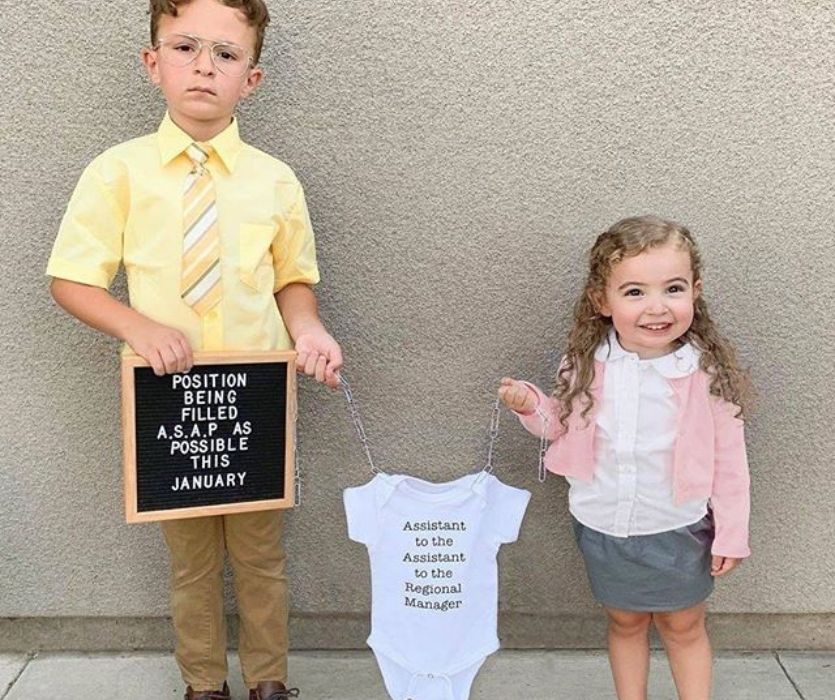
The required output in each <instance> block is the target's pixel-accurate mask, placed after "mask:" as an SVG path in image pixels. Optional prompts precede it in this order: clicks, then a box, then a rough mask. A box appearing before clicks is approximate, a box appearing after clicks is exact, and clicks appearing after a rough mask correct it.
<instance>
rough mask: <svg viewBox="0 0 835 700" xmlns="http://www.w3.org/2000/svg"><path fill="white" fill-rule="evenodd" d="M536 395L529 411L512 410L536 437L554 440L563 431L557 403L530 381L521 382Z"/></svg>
mask: <svg viewBox="0 0 835 700" xmlns="http://www.w3.org/2000/svg"><path fill="white" fill-rule="evenodd" d="M523 383H524V385H525V386H526V387H527V388H528V391H530V392H532V393H533V394H534V396H535V397H536V408H535V409H534V410H533V412H531V413H519V412H518V411H513V412H514V413H515V414H516V415H517V416H518V417H519V420H520V421H521V423H522V425H523V426H524V427H525V429H526V430H527V431H528V432H529V433H532V434H534V435H536V436H537V437H542V436H543V433H544V436H545V437H546V438H547V439H548V440H556V439H557V438H558V437H559V436H560V435H562V434H563V433H564V432H565V429H564V428H563V426H562V424H561V423H560V412H559V404H558V403H557V400H556V399H555V398H554V397H553V396H546V395H545V392H543V391H542V389H540V388H539V387H538V386H536V385H534V384H531V383H530V382H523Z"/></svg>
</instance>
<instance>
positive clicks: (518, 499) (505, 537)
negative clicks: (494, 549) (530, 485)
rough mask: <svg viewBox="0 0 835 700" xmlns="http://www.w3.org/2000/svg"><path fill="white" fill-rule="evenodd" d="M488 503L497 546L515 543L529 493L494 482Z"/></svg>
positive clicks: (529, 497)
mask: <svg viewBox="0 0 835 700" xmlns="http://www.w3.org/2000/svg"><path fill="white" fill-rule="evenodd" d="M493 485H494V486H495V488H493V489H491V494H490V498H489V499H488V502H489V503H490V508H491V522H492V526H493V531H494V533H495V537H496V540H497V541H498V542H499V544H507V543H510V542H515V541H516V540H517V539H518V538H519V529H520V528H521V527H522V520H523V519H524V517H525V511H526V510H527V508H528V502H529V501H530V499H531V492H530V491H526V490H525V489H517V488H515V487H513V486H508V485H507V484H503V483H501V482H500V481H498V480H496V481H495V482H494V484H493Z"/></svg>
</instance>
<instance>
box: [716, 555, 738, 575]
mask: <svg viewBox="0 0 835 700" xmlns="http://www.w3.org/2000/svg"><path fill="white" fill-rule="evenodd" d="M741 561H742V559H734V558H733V557H717V556H716V555H715V554H714V555H713V561H712V563H711V565H710V575H711V576H724V575H725V574H727V573H728V572H729V571H733V570H734V569H735V568H736V567H737V566H739V563H740V562H741Z"/></svg>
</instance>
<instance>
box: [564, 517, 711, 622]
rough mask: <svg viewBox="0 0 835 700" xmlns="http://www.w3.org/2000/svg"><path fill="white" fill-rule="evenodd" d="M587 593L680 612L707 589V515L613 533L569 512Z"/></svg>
mask: <svg viewBox="0 0 835 700" xmlns="http://www.w3.org/2000/svg"><path fill="white" fill-rule="evenodd" d="M571 521H572V524H573V526H574V537H575V538H576V540H577V546H578V547H579V548H580V553H581V554H582V555H583V559H584V560H585V563H586V573H587V574H588V577H589V583H590V584H591V590H592V594H593V595H594V597H595V599H596V600H597V601H598V602H599V603H602V604H603V605H606V606H609V607H612V608H619V609H621V610H633V611H641V612H665V611H669V610H682V609H684V608H689V607H691V606H693V605H696V604H697V603H701V602H702V601H703V600H705V599H706V598H707V597H708V596H709V595H710V594H711V592H712V591H713V576H711V575H710V563H711V556H710V548H711V545H712V544H713V518H712V517H711V515H710V513H708V514H707V515H705V517H704V518H702V519H701V520H699V521H698V522H696V523H693V524H692V525H686V526H685V527H680V528H677V529H675V530H669V531H667V532H659V533H658V534H655V535H633V536H631V537H613V536H612V535H606V534H604V533H602V532H598V531H597V530H593V529H592V528H590V527H586V526H585V525H583V524H582V523H581V522H579V521H578V520H577V519H576V518H574V517H573V516H572V518H571Z"/></svg>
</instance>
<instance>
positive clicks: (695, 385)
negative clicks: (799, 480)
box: [517, 361, 751, 558]
mask: <svg viewBox="0 0 835 700" xmlns="http://www.w3.org/2000/svg"><path fill="white" fill-rule="evenodd" d="M594 366H595V373H594V380H593V381H592V385H591V389H590V391H591V394H592V396H594V406H593V408H592V409H591V411H590V412H589V414H588V416H587V418H585V419H584V418H581V417H580V413H581V410H580V409H579V408H576V407H575V409H574V410H573V411H572V412H571V415H570V416H569V417H568V429H567V430H566V429H564V428H563V427H562V425H561V424H560V422H559V407H558V405H557V402H556V400H555V399H554V398H553V397H551V396H546V395H545V394H544V393H543V392H542V391H541V390H540V389H539V388H538V387H535V386H534V385H533V384H528V383H527V382H526V384H527V386H528V387H529V388H530V389H531V390H532V391H534V392H535V393H536V396H537V399H538V401H539V403H538V410H539V411H541V412H542V413H543V414H544V415H545V416H546V417H547V419H548V429H547V434H546V437H547V438H548V439H549V440H553V443H552V444H551V446H550V447H549V448H548V452H547V453H546V455H545V467H546V469H548V470H549V471H551V472H554V473H555V474H561V475H563V476H571V477H575V478H577V479H582V480H584V481H591V480H592V479H593V478H594V469H595V462H594V431H595V425H596V420H595V419H596V416H597V411H598V410H599V408H600V404H601V400H602V393H603V374H604V372H605V365H604V363H602V362H599V361H597V362H595V363H594ZM667 381H668V382H669V383H670V386H671V387H672V389H673V390H674V391H675V396H676V400H677V402H678V405H679V413H678V427H677V431H676V432H677V438H676V443H675V451H674V456H673V493H674V498H675V502H676V504H679V503H683V502H684V501H688V500H690V499H693V498H709V499H710V503H711V507H712V509H713V517H714V522H715V526H716V536H715V539H714V541H713V550H712V551H713V554H715V555H717V556H724V557H734V558H743V557H747V556H749V555H750V554H751V550H750V549H749V547H748V515H749V512H750V508H751V504H750V492H749V491H750V489H749V487H750V477H749V475H748V457H747V455H746V452H745V434H744V424H743V421H742V420H741V419H739V418H736V417H735V415H734V414H735V413H736V410H737V409H736V407H735V406H734V405H733V404H730V403H728V402H727V401H723V400H722V399H719V398H718V397H716V396H713V395H711V394H710V392H709V385H710V377H709V376H708V375H707V373H706V372H704V370H701V369H699V370H697V371H696V372H693V373H692V374H689V375H687V376H686V377H681V378H676V379H667ZM517 415H518V416H519V419H520V420H521V421H522V425H524V426H525V428H526V429H527V430H528V431H530V432H531V433H533V434H534V435H537V436H540V435H542V429H543V424H542V419H541V418H540V416H539V413H537V412H534V413H530V414H527V415H524V414H521V413H517Z"/></svg>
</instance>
